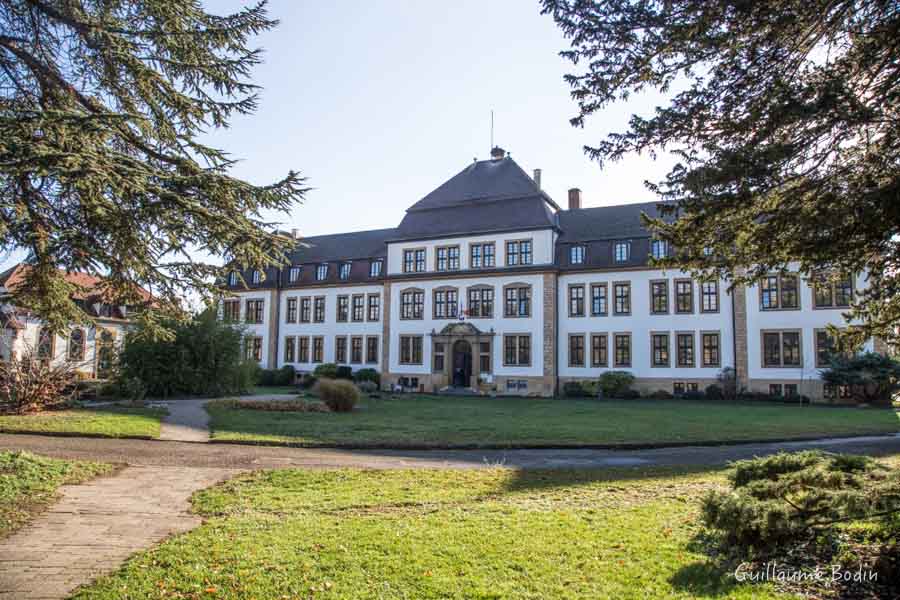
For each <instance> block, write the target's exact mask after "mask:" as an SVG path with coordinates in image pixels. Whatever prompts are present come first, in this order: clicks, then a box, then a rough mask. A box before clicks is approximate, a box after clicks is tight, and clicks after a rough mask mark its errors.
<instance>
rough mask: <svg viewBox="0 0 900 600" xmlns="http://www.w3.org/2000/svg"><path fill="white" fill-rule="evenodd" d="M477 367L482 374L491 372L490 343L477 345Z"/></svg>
mask: <svg viewBox="0 0 900 600" xmlns="http://www.w3.org/2000/svg"><path fill="white" fill-rule="evenodd" d="M478 366H479V368H480V370H481V372H482V373H490V372H491V343H490V342H479V343H478Z"/></svg>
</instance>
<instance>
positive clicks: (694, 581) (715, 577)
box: [669, 561, 737, 597]
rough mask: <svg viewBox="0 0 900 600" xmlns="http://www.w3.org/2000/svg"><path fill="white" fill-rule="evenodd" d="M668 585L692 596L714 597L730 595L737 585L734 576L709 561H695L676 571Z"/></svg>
mask: <svg viewBox="0 0 900 600" xmlns="http://www.w3.org/2000/svg"><path fill="white" fill-rule="evenodd" d="M669 583H671V584H672V587H673V588H675V589H676V590H679V591H681V592H686V593H688V594H691V595H692V596H705V597H715V596H724V595H726V594H728V593H730V592H731V591H732V590H733V589H734V588H735V586H736V585H737V580H736V579H735V578H734V574H733V573H732V572H731V571H729V570H728V569H726V568H725V567H722V566H720V565H717V564H715V563H713V562H711V561H697V562H693V563H691V564H689V565H685V566H683V567H681V568H680V569H678V570H677V571H676V572H675V574H674V575H672V577H671V578H669Z"/></svg>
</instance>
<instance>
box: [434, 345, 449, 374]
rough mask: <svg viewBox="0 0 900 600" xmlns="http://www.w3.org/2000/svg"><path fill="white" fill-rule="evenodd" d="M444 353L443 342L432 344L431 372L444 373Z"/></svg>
mask: <svg viewBox="0 0 900 600" xmlns="http://www.w3.org/2000/svg"><path fill="white" fill-rule="evenodd" d="M445 352H446V347H445V345H444V343H443V342H435V343H434V360H433V362H434V367H433V371H434V372H435V373H443V372H444V354H445Z"/></svg>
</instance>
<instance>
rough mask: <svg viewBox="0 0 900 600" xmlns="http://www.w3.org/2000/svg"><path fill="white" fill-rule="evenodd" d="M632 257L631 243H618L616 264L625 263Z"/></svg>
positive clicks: (615, 255) (616, 246)
mask: <svg viewBox="0 0 900 600" xmlns="http://www.w3.org/2000/svg"><path fill="white" fill-rule="evenodd" d="M629 256H631V243H630V242H616V245H615V250H614V258H615V260H616V262H625V261H627V260H628V257H629Z"/></svg>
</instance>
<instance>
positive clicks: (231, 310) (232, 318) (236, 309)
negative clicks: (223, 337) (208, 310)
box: [222, 300, 241, 323]
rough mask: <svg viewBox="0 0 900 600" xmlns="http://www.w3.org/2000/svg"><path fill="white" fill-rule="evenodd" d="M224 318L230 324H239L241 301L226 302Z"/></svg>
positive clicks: (223, 306) (223, 308) (223, 309)
mask: <svg viewBox="0 0 900 600" xmlns="http://www.w3.org/2000/svg"><path fill="white" fill-rule="evenodd" d="M222 317H223V318H224V319H225V320H226V321H229V322H232V323H237V322H238V321H240V320H241V301H240V300H226V301H225V302H223V303H222Z"/></svg>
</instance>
